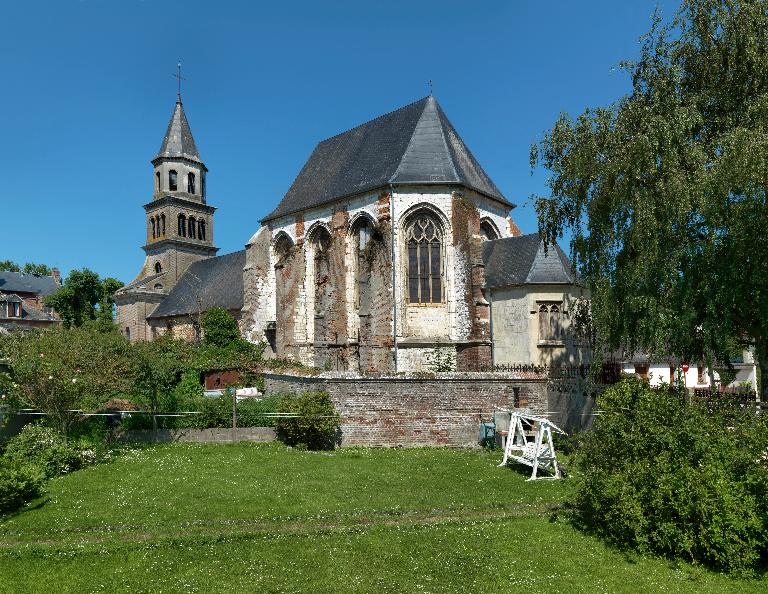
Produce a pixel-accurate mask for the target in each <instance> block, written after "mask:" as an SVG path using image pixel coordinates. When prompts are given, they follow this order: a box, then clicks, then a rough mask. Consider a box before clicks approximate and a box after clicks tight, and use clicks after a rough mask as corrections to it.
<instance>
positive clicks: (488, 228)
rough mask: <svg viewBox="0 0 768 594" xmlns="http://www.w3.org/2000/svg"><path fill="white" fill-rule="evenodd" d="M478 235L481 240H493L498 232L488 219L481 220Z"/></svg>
mask: <svg viewBox="0 0 768 594" xmlns="http://www.w3.org/2000/svg"><path fill="white" fill-rule="evenodd" d="M480 236H481V237H482V238H483V241H489V240H494V239H498V238H499V234H498V232H497V231H496V228H495V227H494V226H493V225H492V224H491V222H490V221H481V223H480Z"/></svg>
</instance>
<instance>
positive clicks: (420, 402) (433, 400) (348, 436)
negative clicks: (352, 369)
mask: <svg viewBox="0 0 768 594" xmlns="http://www.w3.org/2000/svg"><path fill="white" fill-rule="evenodd" d="M527 375H529V376H530V377H526V376H525V375H524V374H519V375H516V374H497V373H493V374H491V373H439V374H435V376H434V377H424V376H419V375H417V374H414V375H394V376H357V375H352V374H346V373H323V374H320V375H316V376H302V375H298V374H293V373H285V372H281V373H277V372H270V371H267V372H265V373H264V381H265V386H266V392H267V394H277V393H287V392H291V393H301V392H307V391H325V392H328V393H329V395H330V396H331V399H332V400H333V403H334V405H335V406H336V409H337V410H338V411H339V413H340V414H341V418H342V427H341V430H342V445H367V446H404V447H414V446H453V447H462V446H476V445H478V437H479V424H480V418H481V417H482V418H483V419H489V418H490V417H491V414H492V412H493V407H494V406H500V407H505V408H512V407H514V406H515V405H519V406H521V407H526V408H529V409H531V410H532V411H533V412H536V413H543V412H545V411H546V410H547V380H546V378H544V377H536V376H533V374H527Z"/></svg>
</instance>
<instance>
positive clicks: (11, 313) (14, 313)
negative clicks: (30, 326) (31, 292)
mask: <svg viewBox="0 0 768 594" xmlns="http://www.w3.org/2000/svg"><path fill="white" fill-rule="evenodd" d="M8 317H9V318H20V317H21V303H15V302H13V301H11V302H10V303H8Z"/></svg>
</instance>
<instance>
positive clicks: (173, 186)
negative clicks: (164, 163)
mask: <svg viewBox="0 0 768 594" xmlns="http://www.w3.org/2000/svg"><path fill="white" fill-rule="evenodd" d="M168 189H169V190H170V191H171V192H175V191H176V190H177V189H178V184H177V183H176V172H175V171H174V170H173V169H171V170H170V171H169V172H168Z"/></svg>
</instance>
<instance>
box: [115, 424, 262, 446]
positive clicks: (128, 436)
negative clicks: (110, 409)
mask: <svg viewBox="0 0 768 594" xmlns="http://www.w3.org/2000/svg"><path fill="white" fill-rule="evenodd" d="M117 439H118V440H119V441H122V442H125V443H169V442H174V441H183V442H193V443H231V442H232V441H233V439H232V429H231V428H230V429H157V430H153V429H146V430H143V429H142V430H139V429H137V430H131V431H123V432H121V433H120V434H119V435H118V437H117ZM275 439H276V437H275V430H274V429H272V427H238V428H237V429H235V437H234V441H236V442H238V441H250V442H256V443H265V442H268V441H274V440H275Z"/></svg>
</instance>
